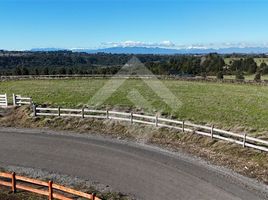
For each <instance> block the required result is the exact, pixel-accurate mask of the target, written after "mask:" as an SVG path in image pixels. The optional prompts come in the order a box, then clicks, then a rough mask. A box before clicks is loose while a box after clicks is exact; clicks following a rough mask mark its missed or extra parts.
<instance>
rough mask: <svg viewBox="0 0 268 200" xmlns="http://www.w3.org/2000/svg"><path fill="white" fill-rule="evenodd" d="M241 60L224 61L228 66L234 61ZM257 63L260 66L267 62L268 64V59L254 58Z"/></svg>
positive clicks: (229, 59) (228, 59)
mask: <svg viewBox="0 0 268 200" xmlns="http://www.w3.org/2000/svg"><path fill="white" fill-rule="evenodd" d="M239 59H240V58H225V59H224V61H225V63H226V64H227V65H230V62H231V61H232V60H239ZM254 60H255V62H256V63H257V65H258V66H260V65H261V63H263V62H265V63H266V64H268V58H254Z"/></svg>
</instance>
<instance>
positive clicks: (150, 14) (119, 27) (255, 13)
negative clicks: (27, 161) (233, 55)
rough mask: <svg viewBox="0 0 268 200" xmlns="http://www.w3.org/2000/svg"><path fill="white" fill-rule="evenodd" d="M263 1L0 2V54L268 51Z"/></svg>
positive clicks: (3, 0)
mask: <svg viewBox="0 0 268 200" xmlns="http://www.w3.org/2000/svg"><path fill="white" fill-rule="evenodd" d="M267 8H268V1H265V0H255V1H254V0H252V1H249V0H233V1H232V0H143V1H142V0H54V1H53V0H0V26H1V28H0V49H9V50H11V49H17V50H22V49H31V48H37V47H60V48H99V47H108V46H120V45H121V46H160V47H170V48H171V47H172V48H182V47H188V46H201V47H203V46H206V47H208V46H210V47H224V46H268V26H267V20H268V14H267Z"/></svg>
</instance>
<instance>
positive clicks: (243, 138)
mask: <svg viewBox="0 0 268 200" xmlns="http://www.w3.org/2000/svg"><path fill="white" fill-rule="evenodd" d="M33 112H34V116H62V117H81V118H97V119H113V120H119V121H128V122H130V123H131V124H133V123H142V124H148V125H154V126H156V127H166V128H172V129H177V130H180V131H182V132H183V133H194V134H198V135H202V136H207V137H211V138H212V139H213V138H215V139H219V140H225V141H227V142H232V143H236V144H239V145H241V146H243V147H249V148H254V149H258V150H261V151H266V152H268V141H266V140H262V139H258V138H254V137H251V136H248V135H246V134H238V133H233V132H230V131H225V130H221V129H217V128H215V127H214V126H213V125H212V126H210V127H209V126H203V125H197V124H193V123H191V122H186V121H178V120H172V119H167V118H162V117H160V116H157V115H156V116H148V115H141V114H135V113H126V112H116V111H108V110H93V109H87V108H81V109H66V108H60V107H58V108H42V107H36V106H35V105H33Z"/></svg>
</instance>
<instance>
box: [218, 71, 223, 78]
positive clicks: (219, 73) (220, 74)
mask: <svg viewBox="0 0 268 200" xmlns="http://www.w3.org/2000/svg"><path fill="white" fill-rule="evenodd" d="M217 79H223V73H222V71H220V72H218V73H217Z"/></svg>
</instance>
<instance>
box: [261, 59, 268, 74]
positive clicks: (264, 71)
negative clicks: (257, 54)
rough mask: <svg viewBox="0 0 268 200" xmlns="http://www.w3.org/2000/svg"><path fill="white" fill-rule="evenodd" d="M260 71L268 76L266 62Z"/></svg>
mask: <svg viewBox="0 0 268 200" xmlns="http://www.w3.org/2000/svg"><path fill="white" fill-rule="evenodd" d="M260 70H261V73H262V74H268V65H267V64H266V63H265V62H262V63H261V65H260Z"/></svg>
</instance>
